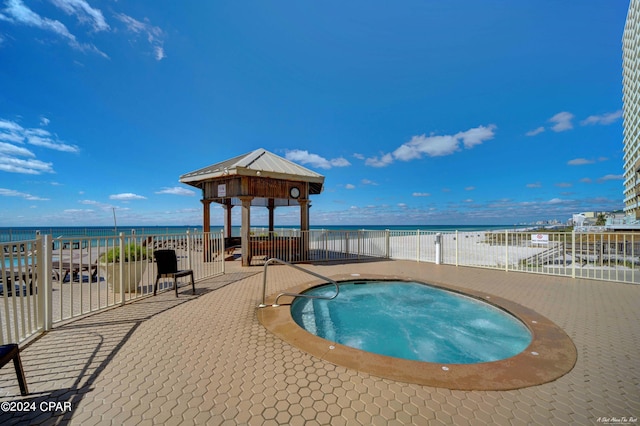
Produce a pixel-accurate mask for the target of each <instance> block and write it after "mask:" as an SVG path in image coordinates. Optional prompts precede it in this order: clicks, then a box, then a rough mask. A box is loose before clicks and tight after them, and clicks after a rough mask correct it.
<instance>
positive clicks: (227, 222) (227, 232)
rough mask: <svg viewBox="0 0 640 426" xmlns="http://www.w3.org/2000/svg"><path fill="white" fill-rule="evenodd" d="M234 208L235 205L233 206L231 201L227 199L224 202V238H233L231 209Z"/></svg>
mask: <svg viewBox="0 0 640 426" xmlns="http://www.w3.org/2000/svg"><path fill="white" fill-rule="evenodd" d="M232 208H233V204H231V199H230V198H227V199H226V200H225V201H224V213H225V214H224V236H225V237H227V238H229V237H231V231H232V227H233V226H232V223H231V209H232Z"/></svg>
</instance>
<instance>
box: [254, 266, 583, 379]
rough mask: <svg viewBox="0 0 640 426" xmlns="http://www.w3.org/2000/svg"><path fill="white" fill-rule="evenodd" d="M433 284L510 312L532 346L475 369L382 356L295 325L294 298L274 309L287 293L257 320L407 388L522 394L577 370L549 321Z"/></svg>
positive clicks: (572, 351)
mask: <svg viewBox="0 0 640 426" xmlns="http://www.w3.org/2000/svg"><path fill="white" fill-rule="evenodd" d="M355 275H356V274H353V273H352V274H342V275H336V276H333V277H331V278H332V279H333V280H335V281H337V282H340V283H341V285H344V282H352V281H353V280H354V276H355ZM357 275H358V281H360V280H363V281H385V280H389V279H392V280H397V278H396V277H388V276H384V275H375V274H366V273H360V274H357ZM402 279H403V280H404V279H406V280H410V281H413V282H418V283H421V280H420V279H416V277H413V279H412V278H411V277H403V278H402ZM326 284H327V283H326V281H325V282H320V281H319V280H315V281H311V282H301V283H300V284H298V285H295V286H293V287H290V288H287V289H286V292H287V293H304V292H308V291H310V290H312V289H313V288H314V287H318V286H322V285H326ZM419 285H424V284H419ZM428 285H429V286H431V287H436V288H439V289H443V290H448V291H452V292H454V293H457V294H461V295H464V296H468V297H469V298H472V299H475V300H478V301H486V302H489V303H490V304H491V305H492V306H493V307H495V308H497V309H499V310H502V311H505V312H508V313H509V314H511V315H513V316H514V317H516V318H517V320H518V321H520V323H521V324H524V325H525V326H526V328H528V329H529V332H530V333H531V342H530V343H529V345H528V346H527V347H526V348H525V349H524V350H522V351H521V352H519V353H517V354H516V355H514V356H512V357H509V358H506V359H502V360H497V361H489V362H476V363H472V364H455V363H445V362H427V361H416V360H412V359H405V358H399V357H395V356H388V355H380V354H377V353H373V352H369V351H365V350H362V349H357V348H354V347H350V346H347V345H344V344H341V343H337V342H335V341H332V340H328V339H325V338H322V337H318V336H316V335H314V334H312V333H311V332H309V331H307V330H305V329H304V328H303V327H301V326H300V325H298V324H297V323H296V322H295V321H294V319H293V315H292V314H293V312H292V309H291V305H292V304H294V303H295V301H294V298H291V297H288V298H287V297H284V298H281V300H280V303H279V304H278V305H275V306H274V305H272V304H273V303H274V302H275V300H276V297H277V296H278V295H279V294H280V293H281V292H278V293H274V294H272V295H270V296H268V297H267V299H266V304H264V305H261V307H259V308H258V310H257V312H256V315H257V318H258V320H259V321H260V323H261V324H262V325H263V326H264V327H265V328H266V329H267V330H269V331H270V332H271V333H272V334H273V335H275V336H277V337H278V338H280V339H282V340H283V341H285V342H287V343H288V344H290V345H291V346H294V347H296V348H298V349H299V350H301V351H303V352H306V353H308V354H310V355H312V356H314V357H316V358H319V359H322V360H324V361H326V362H329V363H332V364H335V365H338V366H341V367H345V368H348V369H354V370H358V371H361V372H363V373H366V374H371V375H373V376H377V377H383V378H386V379H390V380H396V381H399V382H405V383H416V384H420V385H425V386H434V387H441V388H447V389H456V390H510V389H520V388H525V387H528V386H535V385H540V384H542V383H547V382H550V381H553V380H556V379H558V378H559V377H561V376H563V375H565V374H566V373H568V372H569V371H571V369H572V368H573V366H574V365H575V363H576V360H577V351H576V348H575V345H574V344H573V342H572V341H571V339H570V338H569V336H567V334H566V333H565V332H564V331H563V330H562V329H561V328H560V327H558V326H557V325H556V324H554V323H553V322H552V321H550V320H549V319H548V318H546V317H545V316H542V315H540V314H538V313H537V312H535V311H533V310H531V309H530V308H527V307H525V306H522V305H520V304H518V303H515V302H513V301H510V300H507V299H504V298H501V297H500V296H497V295H493V294H487V293H485V292H482V291H478V290H472V289H469V288H461V287H457V286H453V285H450V284H447V283H443V282H431V283H429V284H428ZM362 287H372V285H370V284H367V285H364V286H362ZM287 302H289V303H287ZM366 315H368V314H366Z"/></svg>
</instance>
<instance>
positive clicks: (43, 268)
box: [36, 234, 53, 331]
mask: <svg viewBox="0 0 640 426" xmlns="http://www.w3.org/2000/svg"><path fill="white" fill-rule="evenodd" d="M37 239H38V253H37V255H36V262H37V264H38V266H37V274H38V279H37V280H36V283H37V285H38V287H40V288H39V292H38V302H39V307H38V316H39V317H40V318H41V321H42V323H41V324H38V326H39V327H42V328H43V329H44V331H49V330H51V328H52V326H53V298H52V297H51V296H52V292H53V288H52V286H53V282H52V277H51V271H52V270H53V265H52V262H53V253H52V252H53V245H52V243H51V235H48V234H45V235H42V236H40V235H38V237H37Z"/></svg>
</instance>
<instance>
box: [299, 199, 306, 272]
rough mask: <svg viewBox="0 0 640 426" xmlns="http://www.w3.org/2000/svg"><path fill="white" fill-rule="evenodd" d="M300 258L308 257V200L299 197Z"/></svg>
mask: <svg viewBox="0 0 640 426" xmlns="http://www.w3.org/2000/svg"><path fill="white" fill-rule="evenodd" d="M298 203H299V204H300V258H301V260H308V258H309V200H308V199H306V198H300V199H299V200H298Z"/></svg>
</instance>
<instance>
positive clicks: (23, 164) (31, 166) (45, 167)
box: [0, 153, 53, 175]
mask: <svg viewBox="0 0 640 426" xmlns="http://www.w3.org/2000/svg"><path fill="white" fill-rule="evenodd" d="M52 166H53V164H52V163H45V162H43V161H40V160H22V159H20V158H15V157H11V156H8V155H3V154H2V153H0V170H2V171H5V172H9V173H23V174H28V175H39V174H42V173H53V168H52Z"/></svg>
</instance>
